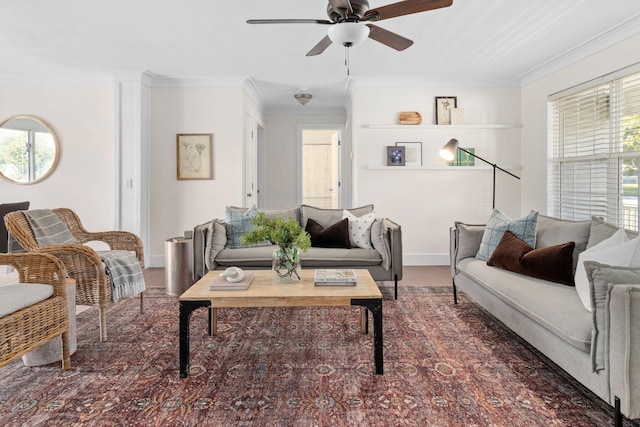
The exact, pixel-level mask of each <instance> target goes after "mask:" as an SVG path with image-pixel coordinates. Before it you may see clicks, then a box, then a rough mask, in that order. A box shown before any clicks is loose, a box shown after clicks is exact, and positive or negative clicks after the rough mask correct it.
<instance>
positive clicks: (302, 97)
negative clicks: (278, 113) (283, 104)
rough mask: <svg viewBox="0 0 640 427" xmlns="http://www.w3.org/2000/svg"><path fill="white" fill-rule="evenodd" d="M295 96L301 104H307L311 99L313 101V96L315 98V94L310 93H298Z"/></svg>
mask: <svg viewBox="0 0 640 427" xmlns="http://www.w3.org/2000/svg"><path fill="white" fill-rule="evenodd" d="M293 96H294V98H296V101H298V103H299V104H300V105H307V104H308V103H309V101H311V98H313V96H312V95H310V94H308V93H296V94H295V95H293Z"/></svg>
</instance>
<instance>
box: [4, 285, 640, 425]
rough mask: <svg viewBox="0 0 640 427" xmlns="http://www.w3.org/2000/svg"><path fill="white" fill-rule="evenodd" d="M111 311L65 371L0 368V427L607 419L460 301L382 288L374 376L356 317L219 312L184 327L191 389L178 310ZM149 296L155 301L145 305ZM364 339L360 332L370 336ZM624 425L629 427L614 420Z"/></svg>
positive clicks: (351, 310) (86, 320)
mask: <svg viewBox="0 0 640 427" xmlns="http://www.w3.org/2000/svg"><path fill="white" fill-rule="evenodd" d="M150 293H151V295H149V297H148V298H147V299H146V313H145V314H144V315H140V314H139V313H138V300H137V299H129V300H124V301H122V302H120V303H118V304H116V305H115V306H113V307H112V308H111V309H110V310H109V313H108V325H109V341H108V342H106V343H100V342H99V341H98V330H97V321H98V316H97V312H96V311H95V310H94V309H91V310H89V311H86V312H84V313H81V314H80V315H79V316H78V345H79V347H78V350H77V352H76V353H75V354H74V355H73V356H72V357H71V362H72V366H73V368H72V370H70V371H67V372H63V371H62V370H61V368H60V366H59V365H58V364H52V365H47V366H44V367H39V368H27V367H24V366H23V364H22V362H21V361H17V362H14V363H12V364H10V365H8V366H7V367H5V368H3V369H2V376H1V377H2V378H1V379H0V425H2V426H48V427H49V426H75V425H92V426H111V425H113V426H124V425H127V426H137V425H140V426H142V425H144V426H270V427H274V426H343V425H351V426H434V427H435V426H441V427H444V426H527V427H532V426H540V427H542V426H604V425H612V424H613V410H612V409H611V408H610V407H609V406H608V405H606V404H605V403H604V402H603V401H602V400H600V399H599V398H597V397H595V396H594V395H593V394H592V393H590V392H589V391H587V390H586V389H584V388H583V387H582V386H581V385H579V384H577V383H576V382H575V381H573V380H572V379H571V378H570V377H568V376H567V375H566V374H564V373H563V372H561V371H560V370H559V369H557V368H555V367H554V366H553V365H551V364H550V363H549V362H548V361H546V360H545V359H544V358H542V357H541V356H540V355H539V354H538V353H537V352H536V351H535V350H532V349H531V348H530V347H529V346H527V345H526V344H524V343H523V342H522V341H521V340H520V339H519V338H517V337H516V336H515V335H513V334H512V333H510V332H509V331H508V330H507V329H506V328H505V327H504V326H502V325H501V324H499V323H498V322H496V321H495V320H494V319H493V318H491V317H490V316H489V315H487V314H486V313H485V312H484V311H483V310H481V309H479V308H478V307H477V306H476V305H474V304H473V303H471V302H470V301H469V300H468V299H466V298H465V296H464V295H462V296H461V298H460V302H459V304H458V305H454V304H453V301H452V295H451V291H450V289H449V288H448V287H447V288H445V287H412V288H406V289H403V292H402V295H401V298H400V299H399V300H397V301H396V300H394V299H393V296H392V289H391V288H383V293H384V295H385V300H384V303H383V310H384V357H385V365H384V366H385V374H384V375H383V376H378V375H374V373H373V372H374V366H373V336H372V334H369V335H364V334H362V333H361V331H360V324H359V309H358V308H356V307H329V308H291V309H284V308H278V309H255V308H251V309H221V310H219V312H218V313H219V321H218V327H219V329H218V335H217V336H215V337H209V336H208V335H207V315H206V312H205V311H204V310H199V311H196V312H195V313H194V314H193V316H192V321H191V371H190V377H189V378H187V379H180V378H179V373H178V302H177V297H168V296H165V295H164V294H163V293H162V290H155V289H154V290H152V292H150ZM154 294H155V295H154ZM371 329H372V328H371ZM625 425H628V426H631V425H638V424H634V423H630V422H628V421H626V424H625Z"/></svg>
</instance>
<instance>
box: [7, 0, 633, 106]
mask: <svg viewBox="0 0 640 427" xmlns="http://www.w3.org/2000/svg"><path fill="white" fill-rule="evenodd" d="M392 2H394V1H393V0H390V1H385V0H382V1H379V0H370V4H371V7H372V8H375V7H376V6H382V5H385V4H388V3H392ZM326 6H327V1H326V0H304V1H301V0H277V1H276V0H271V1H268V0H227V1H221V0H182V1H179V0H109V1H98V0H55V1H51V0H28V1H20V0H0V52H2V53H1V56H0V82H5V84H7V83H6V82H25V81H28V80H33V81H38V80H40V81H42V80H43V79H46V80H47V81H51V80H52V79H53V80H55V79H60V80H64V81H71V80H73V79H78V80H82V81H93V80H97V81H99V80H100V79H102V80H103V81H108V79H110V76H111V73H113V72H116V71H126V70H146V71H149V72H151V73H152V74H154V75H156V76H159V77H180V78H186V77H191V78H196V77H197V78H200V79H202V78H205V79H210V80H211V81H216V80H217V79H220V80H221V81H225V80H229V79H230V78H241V77H247V78H250V79H251V80H252V81H253V82H254V84H255V86H256V88H257V89H258V92H259V93H260V95H261V96H262V97H263V99H264V103H265V106H266V108H267V109H268V110H272V111H275V110H286V109H302V108H304V109H307V110H309V111H313V110H318V111H319V110H322V109H334V110H336V109H341V108H342V107H343V102H344V97H345V91H346V90H347V86H348V82H349V79H348V78H347V74H346V73H347V71H346V68H345V65H344V61H345V49H344V48H343V47H342V46H337V45H332V46H330V47H329V48H328V49H327V50H326V51H325V52H324V53H323V54H321V55H319V56H315V57H307V56H305V54H306V53H307V52H308V51H309V50H310V49H311V48H312V47H313V46H314V45H315V44H316V43H317V42H318V41H320V39H322V38H323V37H324V36H325V34H326V30H327V26H323V25H313V24H289V25H249V24H247V23H246V22H245V21H246V20H247V19H250V18H254V19H258V18H312V19H327V15H326ZM377 25H379V26H381V27H383V28H385V29H388V30H391V31H394V32H397V33H399V34H401V35H403V36H404V37H407V38H410V39H412V40H413V41H414V42H415V43H414V45H413V46H411V47H410V48H409V49H407V50H405V51H402V52H397V51H395V50H393V49H391V48H388V47H386V46H384V45H382V44H380V43H377V42H375V41H373V40H370V39H369V40H366V41H365V42H364V43H363V44H361V45H358V46H355V47H353V48H351V50H350V64H351V66H350V76H351V82H354V81H355V82H365V84H372V82H376V84H379V82H380V81H381V79H386V81H387V82H390V83H391V82H392V83H393V84H402V82H403V81H404V82H407V81H413V80H416V79H426V80H430V81H438V82H458V84H459V82H461V81H474V82H484V83H485V84H486V82H492V83H493V84H501V85H518V84H520V82H521V81H523V79H524V80H527V79H533V78H535V76H536V75H538V74H540V73H542V72H543V71H544V70H548V69H549V68H551V67H553V66H554V65H559V64H561V63H562V61H563V60H575V59H579V57H580V53H581V52H586V51H594V50H597V49H600V48H604V47H607V46H608V45H609V44H612V43H615V42H617V41H620V40H622V39H624V38H628V37H630V36H632V35H635V34H638V33H640V1H639V0H571V1H569V0H564V1H558V0H527V1H524V0H454V4H453V6H451V7H449V8H444V9H439V10H435V11H429V12H424V13H420V14H414V15H410V16H404V17H398V18H394V19H389V20H385V21H381V22H380V23H378V24H377ZM639 48H640V46H639ZM567 54H569V55H567ZM367 82H368V83H367ZM299 88H306V90H307V91H308V92H309V93H311V94H313V96H314V98H313V100H312V101H311V102H310V103H309V104H308V105H307V106H305V107H302V106H299V105H298V104H297V103H296V101H295V100H294V98H293V94H294V93H296V92H298V91H299Z"/></svg>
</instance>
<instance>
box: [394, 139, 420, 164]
mask: <svg viewBox="0 0 640 427" xmlns="http://www.w3.org/2000/svg"><path fill="white" fill-rule="evenodd" d="M396 147H404V165H405V166H422V142H396Z"/></svg>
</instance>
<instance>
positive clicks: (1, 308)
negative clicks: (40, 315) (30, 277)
mask: <svg viewBox="0 0 640 427" xmlns="http://www.w3.org/2000/svg"><path fill="white" fill-rule="evenodd" d="M51 295H53V286H51V285H43V284H39V283H28V284H27V283H14V284H11V285H2V286H0V317H4V316H7V315H9V314H11V313H14V312H16V311H18V310H22V309H23V308H25V307H29V306H30V305H33V304H35V303H38V302H40V301H44V300H46V299H47V298H49V297H50V296H51Z"/></svg>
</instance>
